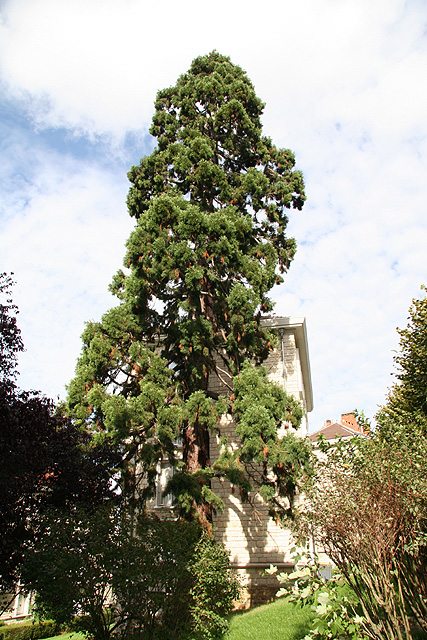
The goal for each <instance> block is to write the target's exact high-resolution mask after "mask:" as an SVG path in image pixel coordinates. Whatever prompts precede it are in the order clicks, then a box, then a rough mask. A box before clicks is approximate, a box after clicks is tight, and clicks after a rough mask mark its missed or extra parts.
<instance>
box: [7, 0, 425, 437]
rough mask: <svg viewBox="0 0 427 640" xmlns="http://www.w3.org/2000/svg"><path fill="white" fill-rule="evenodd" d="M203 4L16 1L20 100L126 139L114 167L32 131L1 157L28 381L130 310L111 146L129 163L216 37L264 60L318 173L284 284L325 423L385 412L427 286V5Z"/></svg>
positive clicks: (66, 363) (64, 366)
mask: <svg viewBox="0 0 427 640" xmlns="http://www.w3.org/2000/svg"><path fill="white" fill-rule="evenodd" d="M200 7H201V5H200V3H198V2H196V1H195V0H184V1H183V2H181V3H176V2H172V0H165V1H164V2H163V3H162V4H161V5H158V4H157V5H155V4H154V3H147V2H142V1H141V0H126V1H125V2H123V1H120V0H63V1H62V2H58V1H57V0H9V1H7V0H6V2H4V3H3V6H2V13H1V15H2V18H1V23H0V69H1V74H2V82H3V87H4V93H6V94H7V95H8V96H9V97H11V98H13V99H14V100H19V101H20V105H21V106H22V105H25V108H26V109H27V113H28V115H29V117H30V118H32V119H33V125H34V126H35V127H36V128H37V127H38V128H39V129H43V128H49V127H58V126H61V127H64V128H66V129H67V131H68V133H69V135H70V136H73V135H74V136H77V137H78V136H85V137H86V138H87V139H89V140H92V141H98V140H99V137H102V140H103V141H104V147H103V148H104V149H108V141H110V143H111V145H112V147H111V149H110V150H109V152H108V151H107V157H102V158H100V161H99V163H96V164H95V163H94V162H92V163H88V162H84V163H81V164H78V163H77V162H76V161H75V160H71V159H70V158H67V157H64V155H63V154H59V152H58V155H56V156H55V157H53V156H51V155H49V156H47V155H40V154H37V153H36V154H34V150H33V149H32V148H28V147H27V146H26V145H27V143H26V141H25V140H23V139H20V138H19V137H16V135H15V137H14V138H13V140H9V139H8V141H7V144H6V146H4V147H3V149H2V151H1V155H2V160H3V163H2V164H0V178H1V179H2V183H3V184H4V185H8V184H9V185H10V186H9V188H7V189H6V191H5V192H4V193H3V200H4V202H5V203H6V204H5V206H6V211H7V213H5V214H3V215H4V217H3V220H2V221H1V220H0V224H1V225H2V240H0V242H2V257H3V259H4V261H5V265H6V268H10V269H12V268H14V270H15V272H16V277H17V280H18V287H17V297H18V303H19V304H20V306H21V308H22V313H21V321H22V323H23V330H24V338H25V340H26V344H27V348H28V352H27V354H26V356H25V360H22V366H21V369H22V370H23V371H24V369H25V372H26V374H25V375H26V376H27V378H26V379H27V380H34V381H35V382H34V384H33V383H31V384H28V385H27V386H40V387H42V388H43V389H44V390H45V391H47V392H49V393H54V394H56V393H58V392H60V391H61V390H62V385H63V384H64V383H65V382H67V381H68V379H69V377H70V375H71V373H72V368H73V366H74V361H75V358H76V356H77V352H78V350H79V340H78V336H79V334H80V332H81V330H82V327H83V321H84V320H85V319H89V318H91V317H98V316H99V315H100V313H101V312H102V309H104V308H107V307H108V306H109V305H110V304H111V300H110V299H109V297H108V295H107V294H106V286H107V283H108V282H109V281H110V278H111V275H112V273H114V271H115V270H116V269H117V268H118V267H119V266H120V264H121V256H122V253H123V243H124V240H125V238H126V236H127V234H128V232H129V229H130V226H131V221H129V220H128V218H127V214H126V212H125V206H124V199H125V194H126V190H127V185H126V180H125V175H124V171H123V174H122V175H120V174H117V173H115V171H117V163H116V164H114V166H113V165H112V164H111V158H109V157H108V153H111V154H114V153H115V154H117V153H120V152H121V153H122V154H123V157H125V152H126V151H125V149H124V147H123V146H121V144H122V142H123V139H124V136H125V135H126V133H127V132H129V131H131V130H140V129H142V131H144V129H146V127H147V126H148V123H149V121H150V118H151V114H152V109H153V100H154V98H155V95H156V92H157V90H158V89H161V88H163V87H165V86H168V85H170V84H173V83H174V82H175V80H176V78H177V76H178V75H179V74H180V73H183V72H185V71H186V69H187V68H188V67H189V64H190V62H191V60H192V59H193V58H194V57H196V56H197V55H201V54H204V53H206V52H208V51H210V50H212V49H214V48H216V49H217V50H219V51H220V52H221V53H225V54H227V55H230V57H231V59H232V60H233V61H234V62H235V63H237V64H240V65H241V66H242V67H243V68H244V69H246V70H247V72H248V75H249V77H250V78H251V80H252V81H253V83H254V85H255V88H256V90H257V93H258V95H259V96H260V97H261V98H262V99H263V100H264V101H265V102H266V105H267V106H266V109H265V114H264V123H265V131H266V133H267V134H268V135H270V136H271V137H272V138H273V140H274V141H275V142H276V143H277V144H278V145H280V146H286V147H290V148H293V149H294V150H295V152H296V156H297V164H298V167H300V168H301V169H302V170H303V171H304V174H305V179H306V183H307V194H308V202H307V205H306V207H305V208H304V210H303V212H301V213H298V212H296V213H293V214H292V215H291V221H290V233H291V234H293V235H295V237H296V239H297V242H298V243H299V250H298V253H297V258H296V260H295V263H294V264H293V265H292V267H291V269H290V272H289V274H288V276H287V278H286V282H285V284H284V285H283V286H282V287H281V288H279V289H277V291H275V292H274V295H275V297H276V298H277V300H278V303H277V307H276V312H277V313H281V314H285V315H286V314H292V315H300V314H302V315H306V316H307V322H308V331H309V346H310V357H311V363H312V371H313V382H314V400H315V411H314V412H313V414H312V417H311V420H310V423H311V427H312V428H317V427H319V426H320V425H321V424H322V423H323V421H324V420H325V419H326V418H328V417H330V418H332V417H339V414H340V413H341V412H342V411H346V410H349V409H352V408H353V407H354V406H357V407H359V408H365V409H366V410H367V412H368V413H370V414H371V415H372V413H373V412H374V411H375V408H376V405H377V404H378V403H380V402H382V400H383V397H384V393H385V392H386V389H387V386H389V384H390V382H391V378H390V371H391V368H392V349H395V348H396V347H397V335H396V333H395V327H396V326H397V325H400V326H402V325H404V324H405V323H406V315H407V309H408V306H409V304H410V301H411V298H412V297H413V296H417V295H419V285H420V284H421V283H422V282H423V281H425V280H426V275H425V274H426V272H427V252H426V251H425V246H426V241H427V221H426V217H425V203H426V201H427V187H426V184H425V175H426V173H427V166H426V165H427V146H426V145H427V143H426V141H427V123H426V120H425V113H426V111H427V104H426V102H427V90H426V87H425V81H424V76H425V68H426V62H427V60H426V58H427V52H426V45H427V41H426V36H425V24H426V18H427V16H426V11H425V3H424V2H423V0H407V1H405V0H377V1H376V2H372V0H300V1H299V2H294V1H292V2H291V1H290V0H280V1H279V0H272V1H271V2H268V3H264V5H263V6H262V7H259V6H258V7H256V9H255V8H254V9H252V8H251V6H250V4H248V3H247V2H245V3H244V2H242V1H240V2H239V1H236V2H228V1H227V2H226V1H225V0H218V2H217V3H215V5H208V6H206V7H204V8H203V10H202V9H201V8H200ZM142 153H143V150H141V155H142ZM10 156H12V157H13V158H14V159H15V160H14V163H12V164H11V163H10V161H9V158H10ZM131 161H132V162H134V161H135V158H132V159H129V163H130V162H131ZM33 165H34V166H33ZM17 166H21V167H22V170H21V173H20V175H17V173H16V167H17ZM120 171H122V169H120ZM8 176H9V177H10V179H9V180H8ZM25 333H26V334H27V335H25ZM52 371H54V372H55V374H54V376H53V377H52ZM27 374H28V375H27ZM54 378H55V379H54ZM21 382H22V384H23V385H24V386H25V384H24V379H22V381H21ZM59 387H61V388H60V389H59Z"/></svg>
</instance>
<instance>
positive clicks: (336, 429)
mask: <svg viewBox="0 0 427 640" xmlns="http://www.w3.org/2000/svg"><path fill="white" fill-rule="evenodd" d="M361 434H363V427H360V426H359V424H358V423H357V420H356V415H355V413H354V411H350V412H348V413H342V414H341V421H340V422H337V421H335V422H332V420H326V422H325V424H324V425H323V427H322V428H321V429H319V430H318V431H315V432H314V433H311V434H310V435H309V438H310V440H311V441H312V442H317V441H318V440H319V437H320V436H323V437H324V438H325V440H329V441H331V440H337V439H338V438H352V437H353V436H360V435H361Z"/></svg>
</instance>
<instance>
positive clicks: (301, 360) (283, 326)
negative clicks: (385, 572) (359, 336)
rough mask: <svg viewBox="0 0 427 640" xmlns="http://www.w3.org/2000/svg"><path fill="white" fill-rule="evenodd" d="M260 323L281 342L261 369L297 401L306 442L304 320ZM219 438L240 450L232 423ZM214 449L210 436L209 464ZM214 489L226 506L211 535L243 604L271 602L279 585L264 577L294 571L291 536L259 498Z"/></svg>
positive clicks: (308, 399)
mask: <svg viewBox="0 0 427 640" xmlns="http://www.w3.org/2000/svg"><path fill="white" fill-rule="evenodd" d="M264 323H265V325H267V326H269V327H271V328H272V329H274V330H275V331H276V332H277V334H278V339H279V345H278V348H277V349H275V350H274V351H273V352H272V353H271V354H270V356H269V357H268V359H267V360H266V362H265V363H264V366H266V367H267V369H268V372H269V378H270V380H272V381H274V382H276V383H277V384H280V385H283V386H284V388H285V389H286V391H287V392H288V393H289V394H292V395H294V397H296V398H297V399H298V400H300V401H301V403H302V405H303V408H304V413H305V415H304V418H303V421H302V424H301V427H300V428H299V429H298V432H297V433H298V434H299V435H300V436H301V437H305V436H306V435H307V433H308V425H307V413H309V412H310V411H312V409H313V392H312V385H311V373H310V361H309V356H308V343H307V331H306V323H305V318H287V317H284V318H280V317H277V318H268V319H265V320H264ZM212 386H213V385H212ZM214 390H215V391H217V392H218V393H222V394H224V393H225V392H226V391H225V389H224V388H223V387H222V386H221V383H220V381H219V380H217V381H216V386H215V389H214ZM221 434H222V435H226V436H227V437H228V442H229V444H230V445H231V446H232V447H238V446H239V443H238V439H237V438H236V436H235V432H234V423H233V422H232V420H231V419H230V418H228V419H227V418H223V421H222V425H221ZM218 445H219V442H218V438H217V437H216V436H212V437H211V459H212V460H215V457H216V455H218ZM212 488H213V490H214V491H215V492H216V493H217V494H218V495H220V496H221V498H222V499H223V501H224V504H225V508H224V511H223V512H222V513H218V514H217V515H216V516H215V517H214V527H215V528H216V529H215V535H216V536H217V538H218V539H219V540H221V541H222V542H223V543H224V544H225V546H226V548H227V549H228V550H229V551H230V558H231V564H232V566H233V567H234V568H235V569H236V571H237V573H238V574H239V576H240V578H241V581H242V585H243V587H244V599H243V600H244V605H245V606H253V605H256V604H259V603H262V602H266V601H267V600H271V599H272V598H273V597H274V595H275V593H276V591H277V589H278V584H277V580H276V578H274V577H266V576H265V575H263V574H264V572H265V570H266V569H267V568H268V567H269V566H270V564H274V565H276V566H278V567H279V568H280V569H282V570H283V569H287V568H289V569H290V568H292V567H293V562H292V559H291V554H290V550H291V549H292V547H293V546H294V541H293V540H292V538H291V533H290V531H289V530H287V529H284V528H283V527H281V526H280V525H278V524H276V523H275V522H274V521H273V520H272V518H271V517H270V516H269V515H268V509H267V506H266V504H265V503H264V502H263V500H262V499H261V498H260V497H259V496H257V495H253V496H252V497H251V498H252V499H250V501H249V502H244V503H243V502H242V501H241V500H240V497H239V492H238V490H235V489H234V488H233V487H232V486H231V485H230V483H229V482H228V481H227V480H219V479H215V480H213V482H212Z"/></svg>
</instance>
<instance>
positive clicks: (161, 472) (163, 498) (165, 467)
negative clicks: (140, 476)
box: [155, 461, 174, 509]
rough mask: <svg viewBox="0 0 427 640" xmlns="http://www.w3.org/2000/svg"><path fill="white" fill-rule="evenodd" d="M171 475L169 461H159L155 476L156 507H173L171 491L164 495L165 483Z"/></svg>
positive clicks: (171, 468)
mask: <svg viewBox="0 0 427 640" xmlns="http://www.w3.org/2000/svg"><path fill="white" fill-rule="evenodd" d="M172 476H173V467H172V465H171V464H170V462H167V461H166V462H161V463H159V465H158V468H157V478H156V504H155V506H156V507H163V508H167V509H170V508H172V507H173V503H174V496H173V494H172V493H168V494H166V495H164V491H165V489H166V485H167V483H168V482H169V480H170V479H171V478H172Z"/></svg>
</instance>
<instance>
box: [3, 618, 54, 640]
mask: <svg viewBox="0 0 427 640" xmlns="http://www.w3.org/2000/svg"><path fill="white" fill-rule="evenodd" d="M59 631H60V625H58V624H57V623H56V622H52V621H43V622H31V621H29V622H23V623H21V624H11V625H4V626H2V627H1V628H0V640H42V639H43V638H50V637H51V636H53V635H55V634H57V633H59Z"/></svg>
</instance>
